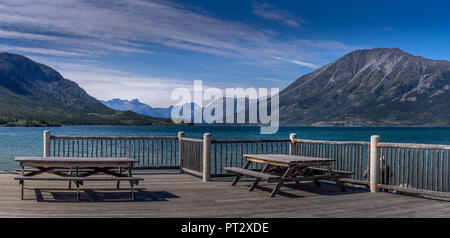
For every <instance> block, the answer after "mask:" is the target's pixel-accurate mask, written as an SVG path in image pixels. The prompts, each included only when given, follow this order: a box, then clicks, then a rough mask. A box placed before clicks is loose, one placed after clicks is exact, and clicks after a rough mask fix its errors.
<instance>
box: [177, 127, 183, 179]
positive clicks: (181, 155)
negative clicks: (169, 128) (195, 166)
mask: <svg viewBox="0 0 450 238" xmlns="http://www.w3.org/2000/svg"><path fill="white" fill-rule="evenodd" d="M183 137H184V131H180V132H178V143H179V147H180V148H179V150H178V151H179V156H180V158H179V160H180V173H183V153H184V151H183V141H182V140H181V139H182V138H183Z"/></svg>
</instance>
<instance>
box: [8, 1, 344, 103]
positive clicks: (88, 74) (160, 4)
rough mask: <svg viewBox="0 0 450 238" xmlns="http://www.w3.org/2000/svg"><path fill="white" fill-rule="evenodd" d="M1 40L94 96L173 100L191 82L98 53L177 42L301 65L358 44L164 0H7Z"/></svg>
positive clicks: (288, 20) (285, 17) (270, 13)
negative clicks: (106, 61)
mask: <svg viewBox="0 0 450 238" xmlns="http://www.w3.org/2000/svg"><path fill="white" fill-rule="evenodd" d="M252 13H253V14H255V15H258V16H260V17H263V18H265V19H269V20H275V21H278V22H280V23H281V24H283V25H287V26H291V27H298V26H300V25H301V24H303V23H305V21H304V20H303V19H302V18H300V17H298V16H294V15H293V14H290V13H288V12H287V11H284V10H281V9H277V8H275V7H274V6H272V5H270V4H267V3H262V4H255V5H254V6H253V11H252ZM0 39H3V40H2V44H0V50H1V51H13V52H22V53H24V54H25V55H27V56H33V57H32V58H33V59H38V61H39V62H42V63H46V64H48V65H49V66H52V67H55V68H56V69H57V70H59V71H61V73H62V74H63V75H64V76H65V77H66V78H69V79H71V80H74V81H76V82H77V83H79V84H80V85H81V86H83V87H84V88H85V89H86V91H88V92H89V93H90V94H91V95H93V96H95V97H98V98H100V99H109V98H113V97H117V96H118V95H120V96H121V97H123V98H129V99H132V98H134V97H138V98H139V99H140V100H142V101H144V102H146V103H149V104H151V105H164V104H167V102H168V95H170V92H171V90H172V89H173V88H174V87H177V86H189V85H191V84H192V81H190V80H186V79H179V78H168V77H162V76H161V77H160V76H153V75H152V76H146V75H134V74H132V73H129V72H122V71H116V70H114V69H107V68H105V67H102V66H99V65H96V63H95V62H92V61H91V60H93V59H94V60H95V59H98V58H101V57H102V56H106V55H111V54H159V53H161V52H164V50H165V49H177V50H186V51H195V52H200V53H204V54H209V55H216V56H219V57H225V58H229V59H233V60H234V61H236V62H239V63H243V64H253V65H258V66H261V67H266V66H268V65H270V67H271V68H277V67H278V66H280V67H281V66H285V65H290V64H295V65H298V66H301V67H308V68H313V69H314V68H317V67H319V66H318V65H319V64H320V63H321V62H323V58H322V57H323V56H324V55H327V56H328V55H329V52H330V51H331V52H334V51H336V50H338V51H346V50H347V49H348V48H351V47H350V46H347V45H345V44H343V43H340V42H334V41H333V42H332V41H311V40H301V39H300V40H299V39H287V38H283V37H280V36H279V35H278V34H277V32H276V31H273V30H270V29H265V28H255V27H254V26H252V25H249V24H245V23H243V22H238V21H232V20H227V19H223V18H217V17H214V16H213V15H212V14H210V13H208V12H206V11H205V10H203V9H197V8H193V7H190V6H186V5H182V4H179V3H176V2H173V1H161V0H146V1H144V0H127V1H107V0H65V1H52V0H14V1H8V0H0ZM4 39H9V40H6V41H4ZM312 49H314V50H312ZM318 52H320V53H318ZM58 57H59V58H58ZM71 59H75V60H73V61H72V60H71ZM62 62H63V63H62ZM273 82H275V81H273Z"/></svg>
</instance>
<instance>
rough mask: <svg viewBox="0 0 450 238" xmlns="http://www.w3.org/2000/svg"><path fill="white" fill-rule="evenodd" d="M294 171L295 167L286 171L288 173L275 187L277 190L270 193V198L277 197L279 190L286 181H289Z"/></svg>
mask: <svg viewBox="0 0 450 238" xmlns="http://www.w3.org/2000/svg"><path fill="white" fill-rule="evenodd" d="M293 169H294V168H293V167H289V168H288V169H287V170H286V172H285V173H284V175H283V177H281V180H280V182H278V183H277V185H276V186H275V188H274V189H273V190H272V192H271V193H270V197H271V198H273V197H275V195H277V193H278V190H280V188H281V186H282V185H283V183H284V180H285V179H287V178H289V176H290V175H291V173H292V170H293Z"/></svg>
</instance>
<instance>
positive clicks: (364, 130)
mask: <svg viewBox="0 0 450 238" xmlns="http://www.w3.org/2000/svg"><path fill="white" fill-rule="evenodd" d="M44 130H50V131H51V133H52V135H70V136H73V135H79V136H177V133H178V132H179V131H184V132H185V136H187V137H193V138H201V137H202V135H203V133H206V132H209V133H211V135H212V139H263V138H266V139H267V138H278V139H279V138H289V134H290V133H296V134H297V137H298V138H301V139H317V140H337V141H355V140H357V141H369V140H370V136H371V135H380V136H381V141H384V142H409V143H424V144H447V145H448V144H450V127H428V128H423V127H280V129H279V131H278V133H277V134H273V135H261V134H260V133H259V132H260V129H259V127H257V126H145V127H142V126H141V127H133V126H131V127H129V126H64V127H52V128H43V127H39V128H30V127H3V128H1V127H0V169H16V168H18V165H17V163H15V162H14V156H19V155H22V156H41V155H42V132H43V131H44Z"/></svg>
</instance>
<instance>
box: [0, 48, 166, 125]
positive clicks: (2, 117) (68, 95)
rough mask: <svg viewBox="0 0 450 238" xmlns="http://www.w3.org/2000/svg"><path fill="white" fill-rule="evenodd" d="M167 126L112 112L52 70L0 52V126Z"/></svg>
mask: <svg viewBox="0 0 450 238" xmlns="http://www.w3.org/2000/svg"><path fill="white" fill-rule="evenodd" d="M61 124H65V125H93V124H97V125H98V124H101V125H154V124H171V122H170V121H169V120H161V119H155V118H152V117H147V116H143V115H140V114H137V113H134V112H130V111H125V112H121V111H116V110H113V109H111V108H108V107H106V106H105V105H103V104H102V103H101V102H99V101H98V100H96V99H95V98H93V97H91V96H89V95H88V94H87V93H86V92H85V91H84V90H83V89H82V88H80V87H79V86H78V85H77V84H76V83H75V82H72V81H70V80H68V79H65V78H63V76H61V74H59V73H58V72H57V71H55V70H53V69H52V68H50V67H48V66H46V65H43V64H40V63H37V62H34V61H32V60H31V59H29V58H26V57H24V56H21V55H17V54H10V53H0V125H3V126H5V125H6V126H52V125H61Z"/></svg>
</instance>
